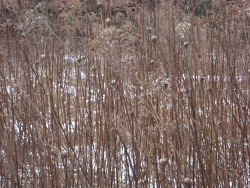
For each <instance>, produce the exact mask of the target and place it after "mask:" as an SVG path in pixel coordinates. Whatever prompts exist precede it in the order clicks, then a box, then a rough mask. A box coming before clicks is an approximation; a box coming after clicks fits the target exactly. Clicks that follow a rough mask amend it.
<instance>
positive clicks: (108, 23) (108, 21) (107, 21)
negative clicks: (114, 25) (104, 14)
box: [105, 18, 111, 26]
mask: <svg viewBox="0 0 250 188" xmlns="http://www.w3.org/2000/svg"><path fill="white" fill-rule="evenodd" d="M105 23H106V25H107V26H110V24H111V19H110V18H106V20H105Z"/></svg>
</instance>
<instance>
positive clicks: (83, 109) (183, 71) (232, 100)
mask: <svg viewBox="0 0 250 188" xmlns="http://www.w3.org/2000/svg"><path fill="white" fill-rule="evenodd" d="M99 5H100V6H101V4H99ZM103 6H104V5H103ZM105 6H106V5H105ZM244 8H245V7H241V6H240V5H237V4H233V5H228V6H225V7H224V8H223V9H220V8H217V9H216V11H215V10H213V9H212V10H210V12H209V13H208V14H207V15H206V16H202V17H197V16H195V15H193V14H192V13H190V14H188V15H187V14H185V13H184V12H183V11H182V10H180V8H179V7H178V6H174V5H172V4H171V3H164V2H162V3H161V4H160V5H156V7H154V8H151V9H150V8H148V7H147V6H144V4H141V5H138V6H135V13H134V15H133V21H131V20H129V19H130V18H129V16H128V15H126V16H125V17H124V18H122V19H123V20H122V22H121V23H122V24H121V25H117V24H113V23H114V21H113V20H115V19H117V17H115V18H113V17H110V18H108V17H107V15H109V14H108V13H107V14H104V13H103V12H100V14H99V13H98V14H97V15H95V16H96V18H93V17H94V16H93V15H85V16H86V17H85V18H86V19H85V20H84V28H85V35H82V36H81V35H80V36H79V35H78V36H76V35H74V34H71V35H68V36H67V39H66V38H63V35H60V34H58V35H59V36H58V37H55V35H56V36H57V34H55V33H57V32H56V31H59V30H60V28H61V27H66V26H65V25H64V26H60V25H59V24H57V25H56V23H53V24H54V25H53V27H54V30H55V32H54V33H52V34H51V32H45V31H44V30H43V31H40V30H37V31H33V32H29V33H26V34H23V35H22V34H21V35H20V34H18V33H17V31H16V29H15V27H14V26H13V25H12V24H9V23H8V24H6V25H5V27H4V30H3V32H2V37H1V40H2V41H3V43H2V45H1V48H2V49H1V52H2V54H1V58H0V187H86V188H90V187H100V188H101V187H103V188H105V187H107V188H121V187H131V188H132V187H135V188H143V187H145V188H149V187H150V188H151V187H152V188H160V187H161V188H162V187H166V188H167V187H232V188H235V187H246V186H247V184H248V183H249V178H250V170H249V156H250V151H249V149H250V146H249V139H250V137H249V135H250V131H249V124H250V123H249V122H250V121H249V103H250V100H249V99H250V98H249V85H250V77H249V76H250V63H249V62H250V46H249V45H250V39H249V27H250V24H249V18H248V17H247V16H246V14H245V12H244V11H243V9H244ZM105 16H106V17H105ZM100 17H101V18H100ZM99 18H100V22H99V23H97V22H95V19H99ZM247 19H248V20H247ZM74 23H75V24H76V25H77V24H78V23H77V22H73V23H72V24H74ZM117 23H119V22H117ZM45 25H46V24H45ZM44 27H45V26H44ZM53 27H52V28H53ZM70 27H71V26H70ZM77 37H78V38H77ZM59 39H62V40H59ZM65 41H66V42H65ZM79 41H81V42H79ZM66 43H67V44H66Z"/></svg>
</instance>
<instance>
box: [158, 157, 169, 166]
mask: <svg viewBox="0 0 250 188" xmlns="http://www.w3.org/2000/svg"><path fill="white" fill-rule="evenodd" d="M167 162H168V161H167V159H166V158H165V157H164V158H161V159H160V160H159V165H160V166H162V167H164V166H166V164H167Z"/></svg>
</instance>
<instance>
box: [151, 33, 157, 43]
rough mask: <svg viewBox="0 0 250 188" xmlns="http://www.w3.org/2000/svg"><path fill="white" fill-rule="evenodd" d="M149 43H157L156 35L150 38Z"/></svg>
mask: <svg viewBox="0 0 250 188" xmlns="http://www.w3.org/2000/svg"><path fill="white" fill-rule="evenodd" d="M151 41H152V42H153V43H156V42H157V41H158V37H157V36H156V35H153V36H152V37H151Z"/></svg>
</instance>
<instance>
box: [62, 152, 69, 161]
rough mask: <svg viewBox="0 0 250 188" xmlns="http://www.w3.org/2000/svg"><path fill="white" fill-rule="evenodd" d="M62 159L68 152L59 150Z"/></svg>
mask: <svg viewBox="0 0 250 188" xmlns="http://www.w3.org/2000/svg"><path fill="white" fill-rule="evenodd" d="M61 157H62V159H66V158H67V157H68V154H67V152H66V151H63V152H61Z"/></svg>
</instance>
